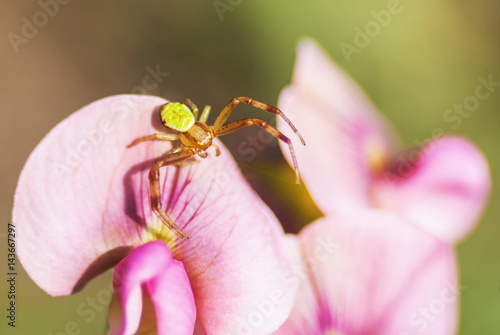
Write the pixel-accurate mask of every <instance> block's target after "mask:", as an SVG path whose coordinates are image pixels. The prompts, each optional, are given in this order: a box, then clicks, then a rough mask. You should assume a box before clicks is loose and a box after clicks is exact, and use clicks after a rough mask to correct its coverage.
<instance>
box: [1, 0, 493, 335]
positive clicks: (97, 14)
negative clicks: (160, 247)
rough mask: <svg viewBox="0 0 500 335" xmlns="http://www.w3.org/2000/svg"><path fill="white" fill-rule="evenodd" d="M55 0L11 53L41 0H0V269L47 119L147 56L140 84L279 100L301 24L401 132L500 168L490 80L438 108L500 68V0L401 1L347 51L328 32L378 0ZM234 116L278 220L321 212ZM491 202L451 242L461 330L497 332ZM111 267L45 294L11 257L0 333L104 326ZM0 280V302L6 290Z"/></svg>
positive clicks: (161, 91) (206, 96)
mask: <svg viewBox="0 0 500 335" xmlns="http://www.w3.org/2000/svg"><path fill="white" fill-rule="evenodd" d="M66 2H67V3H65V4H59V8H58V9H57V13H56V12H55V8H54V7H50V6H49V7H48V8H51V9H52V10H53V13H51V14H54V15H53V16H51V17H49V16H47V18H48V19H47V22H42V21H38V23H45V24H44V25H43V26H41V27H39V28H38V31H37V32H35V33H33V32H31V33H33V35H34V36H32V37H31V38H29V39H27V43H23V44H20V45H18V50H17V51H18V52H15V50H14V49H15V48H13V46H12V44H11V42H10V41H9V36H11V37H12V36H13V35H12V34H10V33H14V34H18V35H20V34H21V33H22V28H23V25H25V20H28V21H30V22H33V19H34V18H33V16H34V15H35V19H37V20H40V18H41V17H42V16H40V14H37V13H39V12H40V11H43V9H42V7H41V5H40V3H38V2H37V1H23V2H22V3H20V2H14V1H4V2H2V4H1V6H2V8H1V14H0V16H1V20H0V34H1V35H2V36H4V37H3V38H2V39H1V41H0V43H1V44H0V48H1V49H0V50H1V52H0V57H1V59H0V64H1V78H2V80H1V81H0V85H1V86H0V97H1V104H2V105H1V113H2V118H1V122H0V127H1V129H0V136H1V141H0V146H1V148H2V151H1V153H2V159H1V162H0V164H1V175H0V178H1V179H0V180H1V185H2V191H1V194H0V197H1V199H0V200H1V203H0V206H1V220H0V222H1V223H2V225H5V228H2V229H0V233H1V234H3V235H0V257H1V258H0V265H1V273H3V274H5V273H6V272H7V269H6V266H5V263H6V254H5V252H6V241H5V235H4V234H5V232H6V226H7V223H8V222H9V221H10V218H11V209H12V197H13V193H14V190H15V186H16V183H17V178H18V176H19V173H20V171H21V169H22V167H23V164H24V162H25V161H26V159H27V157H28V155H29V153H30V152H31V150H33V148H34V147H35V146H36V144H37V143H38V142H39V141H40V139H41V138H42V137H43V136H44V135H45V134H46V133H47V132H48V131H49V130H50V129H51V128H52V127H53V126H54V125H56V124H57V123H58V122H59V121H61V120H62V119H63V118H64V117H66V116H67V115H69V114H70V113H72V112H73V111H75V110H77V109H79V108H80V107H82V106H84V105H86V104H87V103H89V102H91V101H94V100H97V99H99V98H102V97H105V96H109V95H113V94H119V93H129V92H133V91H134V87H136V86H137V85H141V84H142V81H143V79H144V77H145V76H146V75H147V74H148V72H147V68H148V67H150V68H155V67H156V66H159V68H160V69H161V71H163V72H168V73H169V74H168V76H166V77H165V78H164V80H163V81H162V82H161V83H159V85H158V87H156V88H154V89H152V90H149V91H148V92H147V93H148V94H152V95H161V96H163V97H165V98H167V99H169V100H177V101H183V100H184V99H185V98H186V97H189V98H191V99H192V100H193V101H195V102H197V103H198V104H199V105H203V104H209V105H211V106H212V108H213V110H215V111H217V110H219V109H220V108H222V107H223V105H224V104H225V103H226V102H227V101H228V100H229V99H230V98H232V97H235V96H241V95H246V96H250V97H253V98H255V99H258V100H261V101H265V102H268V103H270V104H276V102H277V98H278V95H279V92H280V91H281V89H282V88H283V87H284V86H285V85H287V84H288V83H289V82H290V78H291V71H292V66H293V63H294V58H295V47H296V44H297V42H298V41H299V39H300V38H301V37H304V36H309V37H312V38H314V39H316V40H317V41H318V42H319V43H320V44H322V45H323V46H324V48H325V49H326V50H327V51H328V52H329V53H330V54H331V56H332V58H334V59H335V60H336V61H337V62H338V63H339V64H340V65H341V66H342V67H343V68H344V69H345V70H346V71H347V72H348V73H350V74H351V75H352V76H353V77H354V78H355V80H356V81H358V83H359V84H360V86H361V87H362V88H363V89H364V90H365V91H366V92H367V94H368V95H369V96H370V98H371V99H372V100H373V102H374V103H375V104H376V105H377V106H378V107H379V109H380V110H381V111H382V112H383V114H385V115H386V116H387V117H388V119H389V120H390V121H391V122H392V123H393V125H394V126H395V128H396V129H398V131H399V132H400V134H401V137H402V138H403V140H404V141H405V142H406V144H407V145H408V146H413V145H415V144H416V143H417V142H422V141H424V140H425V139H427V138H429V137H431V136H432V132H433V131H434V130H435V129H437V128H441V129H443V130H444V131H445V132H447V133H458V134H462V135H465V136H467V137H469V138H470V139H471V140H472V141H474V142H475V143H477V145H478V146H479V147H480V148H482V150H483V151H484V152H485V154H486V156H487V157H488V159H489V163H490V167H491V171H492V179H493V182H495V180H496V178H497V176H498V175H499V173H500V155H499V153H498V147H497V145H498V143H499V138H500V136H499V119H500V116H499V106H500V90H498V91H495V92H493V93H492V94H491V96H490V97H489V98H488V99H487V100H485V101H481V102H480V105H479V107H478V108H477V110H475V111H473V112H472V113H471V115H470V116H469V117H468V118H465V119H463V120H462V121H463V122H462V123H461V124H460V126H459V127H457V129H453V128H452V127H451V126H452V125H453V124H452V123H447V122H445V120H444V119H443V114H444V112H445V111H446V110H447V109H448V108H451V107H452V106H453V104H455V103H462V102H463V101H464V99H465V98H466V97H468V96H470V95H473V94H474V89H475V88H476V86H477V85H478V83H479V82H478V78H479V77H480V76H483V77H485V78H487V77H488V76H489V75H491V76H492V77H493V80H495V81H500V63H499V61H500V39H499V37H498V31H500V29H499V28H500V21H499V20H498V13H500V3H499V2H498V1H494V0H478V1H474V2H473V1H458V0H455V1H452V0H443V1H432V0H421V1H417V0H414V1H411V0H401V1H400V2H399V3H400V5H399V8H400V9H401V10H400V12H399V13H398V14H395V15H392V16H391V18H390V22H388V24H385V25H384V26H380V27H381V28H380V31H378V32H377V33H373V35H374V36H373V37H371V38H370V42H369V44H368V45H367V46H365V47H362V48H360V50H359V53H355V54H352V55H351V57H349V58H350V59H348V57H345V54H344V53H343V52H342V50H341V47H340V45H341V44H342V43H348V44H351V45H355V36H356V34H357V33H356V30H357V29H358V28H359V29H361V30H364V29H365V27H366V25H367V24H369V23H370V22H373V21H374V20H375V18H374V16H373V15H374V14H373V12H374V11H375V12H379V11H380V10H383V9H386V8H387V7H388V6H389V2H388V1H379V0H363V1H347V0H337V1H333V0H330V1H328V0H315V1H284V0H275V1H265V0H243V1H237V0H233V1H229V0H221V1H215V2H212V1H203V2H202V1H196V2H195V1H152V0H149V1H131V0H122V1H118V0H114V1H102V2H98V1H82V0H70V1H68V0H66ZM42 3H48V4H51V3H52V4H53V3H54V1H45V2H44V1H42ZM214 4H226V5H227V6H229V8H230V10H229V8H225V9H226V10H225V11H224V9H220V11H223V12H222V13H221V12H219V13H218V12H217V10H216V8H215V6H214ZM37 15H38V16H37ZM40 25H42V24H40ZM9 34H10V35H9ZM242 109H243V110H245V109H244V108H243V107H242ZM247 111H248V112H250V111H251V110H250V109H247ZM252 112H253V113H254V114H253V115H257V117H259V116H260V117H263V118H265V117H267V116H266V115H263V114H262V113H261V114H259V113H260V112H259V111H252ZM214 114H215V113H214ZM245 131H246V130H245ZM245 131H242V132H241V133H238V134H234V135H230V136H228V137H226V138H225V139H224V141H225V143H226V145H228V146H229V147H230V149H231V150H232V151H233V153H234V156H235V159H236V160H237V161H239V163H240V165H241V167H242V170H243V171H244V173H245V175H246V176H247V177H248V179H249V181H250V182H251V183H252V185H253V186H254V187H255V188H256V189H257V190H258V191H259V193H260V194H261V196H262V197H263V198H264V199H265V200H266V201H267V202H268V203H269V204H270V206H271V207H272V208H273V209H274V210H275V211H276V213H277V215H278V217H279V218H280V219H281V220H283V222H286V223H287V226H286V229H287V230H288V231H291V232H296V231H298V230H299V229H300V227H301V226H303V225H305V224H307V223H308V222H309V221H310V220H312V219H314V218H315V217H316V216H317V215H318V212H317V210H316V209H315V207H314V204H312V202H311V200H310V199H309V198H308V195H307V193H306V190H305V188H303V187H299V188H296V187H294V186H293V173H292V172H291V170H290V168H289V167H288V166H287V165H286V163H285V162H284V160H283V158H282V157H281V154H280V152H279V149H278V146H277V145H276V143H274V142H272V143H269V144H268V145H266V146H265V148H264V149H263V150H262V151H260V152H259V155H258V157H257V159H255V160H253V161H252V162H247V161H246V160H245V157H244V156H242V155H241V154H239V153H238V150H236V148H237V145H238V144H239V143H241V140H242V139H244V138H246V137H245V136H247V137H248V136H249V134H251V130H249V132H245ZM497 202H498V193H497V192H496V191H495V189H494V191H493V194H492V197H491V202H490V206H489V209H488V210H487V212H486V214H485V215H484V217H483V219H482V220H481V223H480V225H478V228H477V230H476V231H475V232H474V233H473V234H472V235H471V236H470V238H469V239H467V240H466V241H465V242H463V243H462V244H461V245H459V246H458V257H459V261H460V271H461V277H462V285H463V286H465V289H464V290H462V291H461V317H460V323H461V326H460V332H459V333H460V334H499V333H500V292H499V288H500V270H499V253H498V250H499V244H500V243H499V242H500V236H499V235H500V227H499V224H498V223H499V222H498V218H499V217H500V213H499V209H498V207H497V206H495V204H496V203H497ZM291 208H294V209H293V210H292V209H291ZM52 242H53V241H47V243H49V244H50V243H52ZM55 275H57V274H55ZM2 276H3V275H2ZM110 278H111V277H110V272H109V271H108V273H106V274H105V275H103V276H101V277H99V278H98V279H97V280H94V281H93V282H92V283H91V284H90V285H89V286H87V287H86V288H85V289H84V290H83V291H81V292H79V293H78V294H76V295H74V296H71V297H61V298H52V297H50V296H48V295H47V294H45V293H44V292H43V291H41V290H40V289H39V288H37V286H36V285H35V284H34V283H33V282H32V281H31V280H30V279H29V277H28V276H27V274H26V273H24V272H21V273H20V274H19V276H18V283H17V284H18V286H17V291H18V298H17V327H16V328H15V329H11V328H8V327H6V325H5V324H6V319H5V316H4V314H5V312H2V313H1V319H0V320H2V321H1V323H0V333H2V334H44V335H45V334H53V335H56V334H58V335H62V334H72V333H75V334H76V332H73V331H72V329H81V334H102V333H104V332H105V330H104V329H105V324H106V308H107V307H106V303H107V301H108V300H109V291H108V290H107V289H106V287H108V285H109V283H110ZM1 282H2V285H1V286H0V287H1V289H2V291H1V292H0V310H2V311H4V310H5V307H4V306H7V299H6V294H5V293H4V292H5V291H6V289H4V288H5V286H4V283H5V281H4V280H1Z"/></svg>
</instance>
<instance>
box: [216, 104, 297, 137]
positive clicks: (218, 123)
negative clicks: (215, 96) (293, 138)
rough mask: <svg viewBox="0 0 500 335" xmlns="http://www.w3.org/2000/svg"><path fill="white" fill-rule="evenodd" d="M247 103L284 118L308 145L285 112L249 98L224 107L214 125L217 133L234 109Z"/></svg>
mask: <svg viewBox="0 0 500 335" xmlns="http://www.w3.org/2000/svg"><path fill="white" fill-rule="evenodd" d="M241 102H243V103H245V104H247V105H250V106H253V107H256V108H259V109H262V110H265V111H266V112H269V113H273V114H276V115H279V116H281V117H282V118H283V120H285V122H286V123H288V125H289V126H290V128H292V130H293V131H294V132H295V134H297V136H298V137H299V139H300V141H301V142H302V144H303V145H306V142H305V141H304V139H303V138H302V136H301V135H300V133H299V131H298V130H297V128H295V126H294V125H293V123H292V121H290V120H289V119H288V118H287V117H286V115H285V114H283V112H282V111H281V110H279V109H278V108H276V107H273V106H271V105H268V104H266V103H263V102H260V101H256V100H253V99H252V98H248V97H238V98H234V99H233V100H231V101H230V102H229V103H228V104H227V105H226V107H224V109H223V110H222V112H220V114H219V116H217V119H215V123H214V125H213V128H214V129H215V130H216V131H217V129H219V128H220V127H222V125H223V124H224V123H225V122H226V121H227V119H228V118H229V115H231V113H232V112H233V110H234V108H235V107H236V106H237V105H238V104H239V103H241Z"/></svg>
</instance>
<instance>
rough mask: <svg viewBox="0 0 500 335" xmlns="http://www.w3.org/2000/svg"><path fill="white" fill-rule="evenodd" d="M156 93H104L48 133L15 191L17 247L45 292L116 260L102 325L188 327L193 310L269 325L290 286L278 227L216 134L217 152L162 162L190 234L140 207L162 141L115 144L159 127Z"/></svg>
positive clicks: (166, 191)
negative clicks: (181, 234) (192, 160)
mask: <svg viewBox="0 0 500 335" xmlns="http://www.w3.org/2000/svg"><path fill="white" fill-rule="evenodd" d="M163 103H165V101H164V100H163V99H160V98H156V97H150V96H134V95H121V96H114V97H109V98H105V99H102V100H99V101H96V102H94V103H91V104H90V105H88V106H86V107H84V108H82V109H81V110H79V111H78V112H76V113H74V114H72V115H71V116H69V117H68V118H67V119H65V120H64V121H62V122H61V123H60V124H58V125H57V126H56V127H55V128H54V129H53V130H52V131H50V133H49V134H47V136H46V137H45V138H44V139H43V140H42V141H41V142H40V144H39V145H38V146H37V148H36V149H35V150H34V151H33V153H32V154H31V156H30V157H29V159H28V161H27V163H26V165H25V167H24V169H23V171H22V173H21V176H20V179H19V183H18V186H17V190H16V194H15V204H14V209H13V220H14V222H15V223H16V225H17V226H18V227H19V237H18V240H19V248H18V255H19V258H20V260H21V262H22V264H23V266H24V268H25V269H26V271H27V272H28V274H29V275H30V276H31V278H32V279H33V281H35V283H37V284H38V285H39V286H40V287H41V288H42V289H43V290H45V291H46V292H48V293H49V294H51V295H55V296H59V295H68V294H72V293H74V292H76V291H78V290H79V289H81V288H82V287H83V286H84V285H85V284H86V283H87V282H88V281H89V280H91V279H92V278H93V277H95V276H96V275H98V274H100V273H101V272H103V271H104V270H106V269H108V268H109V267H111V266H114V265H116V264H117V263H118V265H117V267H116V268H115V272H114V276H113V282H114V287H115V291H116V292H115V293H116V297H115V301H114V302H113V303H112V307H111V312H110V325H111V330H112V333H113V334H134V333H136V332H138V329H139V327H140V329H141V330H142V329H149V330H154V331H156V332H157V333H158V334H167V333H168V334H176V335H177V334H192V333H193V329H194V327H195V322H196V324H197V325H198V326H197V327H198V328H197V329H198V330H199V331H201V332H205V333H207V334H230V333H231V334H234V333H241V334H247V333H252V334H269V333H270V332H272V331H274V330H276V329H277V328H278V327H279V325H280V324H281V323H283V321H284V320H285V319H286V317H287V315H288V314H289V312H290V310H291V308H292V301H293V297H294V291H293V290H290V289H288V288H287V287H285V283H284V282H283V277H284V275H285V274H286V271H287V269H288V268H289V266H290V264H289V260H288V257H287V255H286V252H285V249H284V248H285V246H284V244H283V238H282V236H283V232H282V228H281V226H280V224H279V222H278V221H277V220H276V218H275V217H274V215H273V214H272V213H271V211H270V210H269V209H268V208H267V207H266V206H265V205H264V204H263V202H262V201H261V200H260V199H259V198H258V196H257V195H256V194H255V193H254V192H253V190H252V189H251V188H250V187H249V186H248V185H247V183H246V182H245V181H244V179H243V178H242V176H241V175H240V172H239V170H238V168H237V166H236V164H235V163H234V161H233V160H232V158H231V156H230V154H229V153H228V152H227V150H226V149H225V148H224V146H223V145H222V144H221V143H220V142H217V144H218V146H219V147H220V148H221V151H222V154H221V156H220V157H215V153H214V152H210V153H209V157H208V158H206V159H200V160H199V162H197V163H196V164H190V165H188V166H183V167H181V168H177V167H174V166H170V167H167V168H164V169H162V170H161V182H162V185H163V192H162V195H163V199H162V203H163V204H165V205H164V207H165V208H166V210H167V212H168V213H170V215H171V217H172V218H173V219H174V220H175V222H176V223H177V224H178V225H179V227H180V228H181V229H182V230H183V231H185V232H186V233H188V234H189V235H190V236H191V238H190V239H188V240H186V239H179V238H177V237H176V236H175V235H173V234H172V233H171V231H170V230H168V229H167V228H166V227H164V226H163V224H161V223H160V221H159V220H158V219H157V218H156V216H155V215H154V214H152V212H151V208H150V201H149V182H148V170H149V167H150V166H151V163H152V162H153V161H154V160H155V159H156V158H157V157H159V156H160V155H162V154H163V153H165V152H166V151H167V150H169V149H170V144H168V142H159V141H156V142H147V143H144V144H141V145H139V146H136V147H133V148H130V149H127V148H126V146H127V144H129V143H131V142H132V140H134V139H136V138H138V137H141V136H144V135H149V134H152V133H155V132H158V129H159V128H158V129H155V128H157V127H158V124H159V121H157V115H158V107H159V106H160V105H162V104H163ZM152 120H154V121H153V122H152ZM157 122H158V124H157ZM270 299H271V301H272V303H271V305H269V304H268V302H269V301H270ZM266 304H267V305H266ZM263 305H265V306H266V309H265V310H263V309H262V306H263ZM153 310H154V312H153ZM155 329H156V330H155Z"/></svg>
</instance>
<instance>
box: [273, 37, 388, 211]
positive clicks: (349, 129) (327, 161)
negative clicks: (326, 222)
mask: <svg viewBox="0 0 500 335" xmlns="http://www.w3.org/2000/svg"><path fill="white" fill-rule="evenodd" d="M279 106H280V108H281V109H282V110H283V112H284V113H285V114H287V115H288V116H290V118H291V119H292V121H293V122H294V123H295V124H296V125H297V127H298V129H299V131H300V133H301V134H302V135H303V137H304V138H305V140H306V142H307V146H306V147H303V146H302V145H300V142H298V141H297V139H295V138H294V137H293V136H291V137H292V139H293V144H294V148H295V150H296V153H297V158H298V163H299V168H300V171H301V176H302V178H303V180H304V182H305V184H306V185H307V187H308V189H309V191H310V192H311V194H312V195H313V197H314V199H315V200H316V202H317V204H318V205H319V206H320V208H321V209H322V210H323V211H324V212H326V213H328V212H331V211H334V210H337V209H339V208H343V209H347V208H351V207H354V208H356V207H359V206H366V205H367V204H368V203H369V202H370V199H369V192H368V189H369V187H370V184H371V180H372V178H373V175H374V173H376V172H377V169H378V168H379V166H380V165H381V164H383V163H384V160H385V159H386V158H387V157H388V156H389V155H390V154H391V153H392V151H393V150H394V149H393V147H394V142H395V141H394V139H393V138H392V131H391V129H389V126H388V125H387V123H386V122H385V120H383V119H382V117H381V116H380V115H378V113H377V111H376V110H375V108H374V107H373V106H372V104H371V103H370V102H369V101H368V99H367V98H366V97H365V95H364V94H363V93H362V92H361V90H360V89H359V88H358V87H357V86H356V84H355V83H354V82H353V81H352V80H351V79H350V78H349V77H348V76H347V75H346V74H345V73H344V72H343V71H342V70H341V69H340V68H339V67H338V66H337V65H335V64H334V63H333V62H332V61H331V60H330V59H329V58H328V56H326V55H325V53H324V52H323V50H321V49H320V48H319V47H318V46H317V45H316V44H315V43H313V42H312V41H305V42H302V43H301V44H300V45H299V48H298V55H297V61H296V64H295V70H294V76H293V82H292V85H291V86H290V87H288V88H286V89H285V90H284V91H283V92H282V94H281V96H280V101H279ZM280 128H281V127H280ZM282 129H284V127H283V128H282ZM283 151H284V152H285V154H287V152H288V148H284V147H283Z"/></svg>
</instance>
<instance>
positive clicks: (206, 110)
mask: <svg viewBox="0 0 500 335" xmlns="http://www.w3.org/2000/svg"><path fill="white" fill-rule="evenodd" d="M210 109H211V108H210V106H209V105H206V106H205V108H203V111H202V112H201V116H200V120H199V121H200V122H202V123H207V119H208V116H209V115H210Z"/></svg>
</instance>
